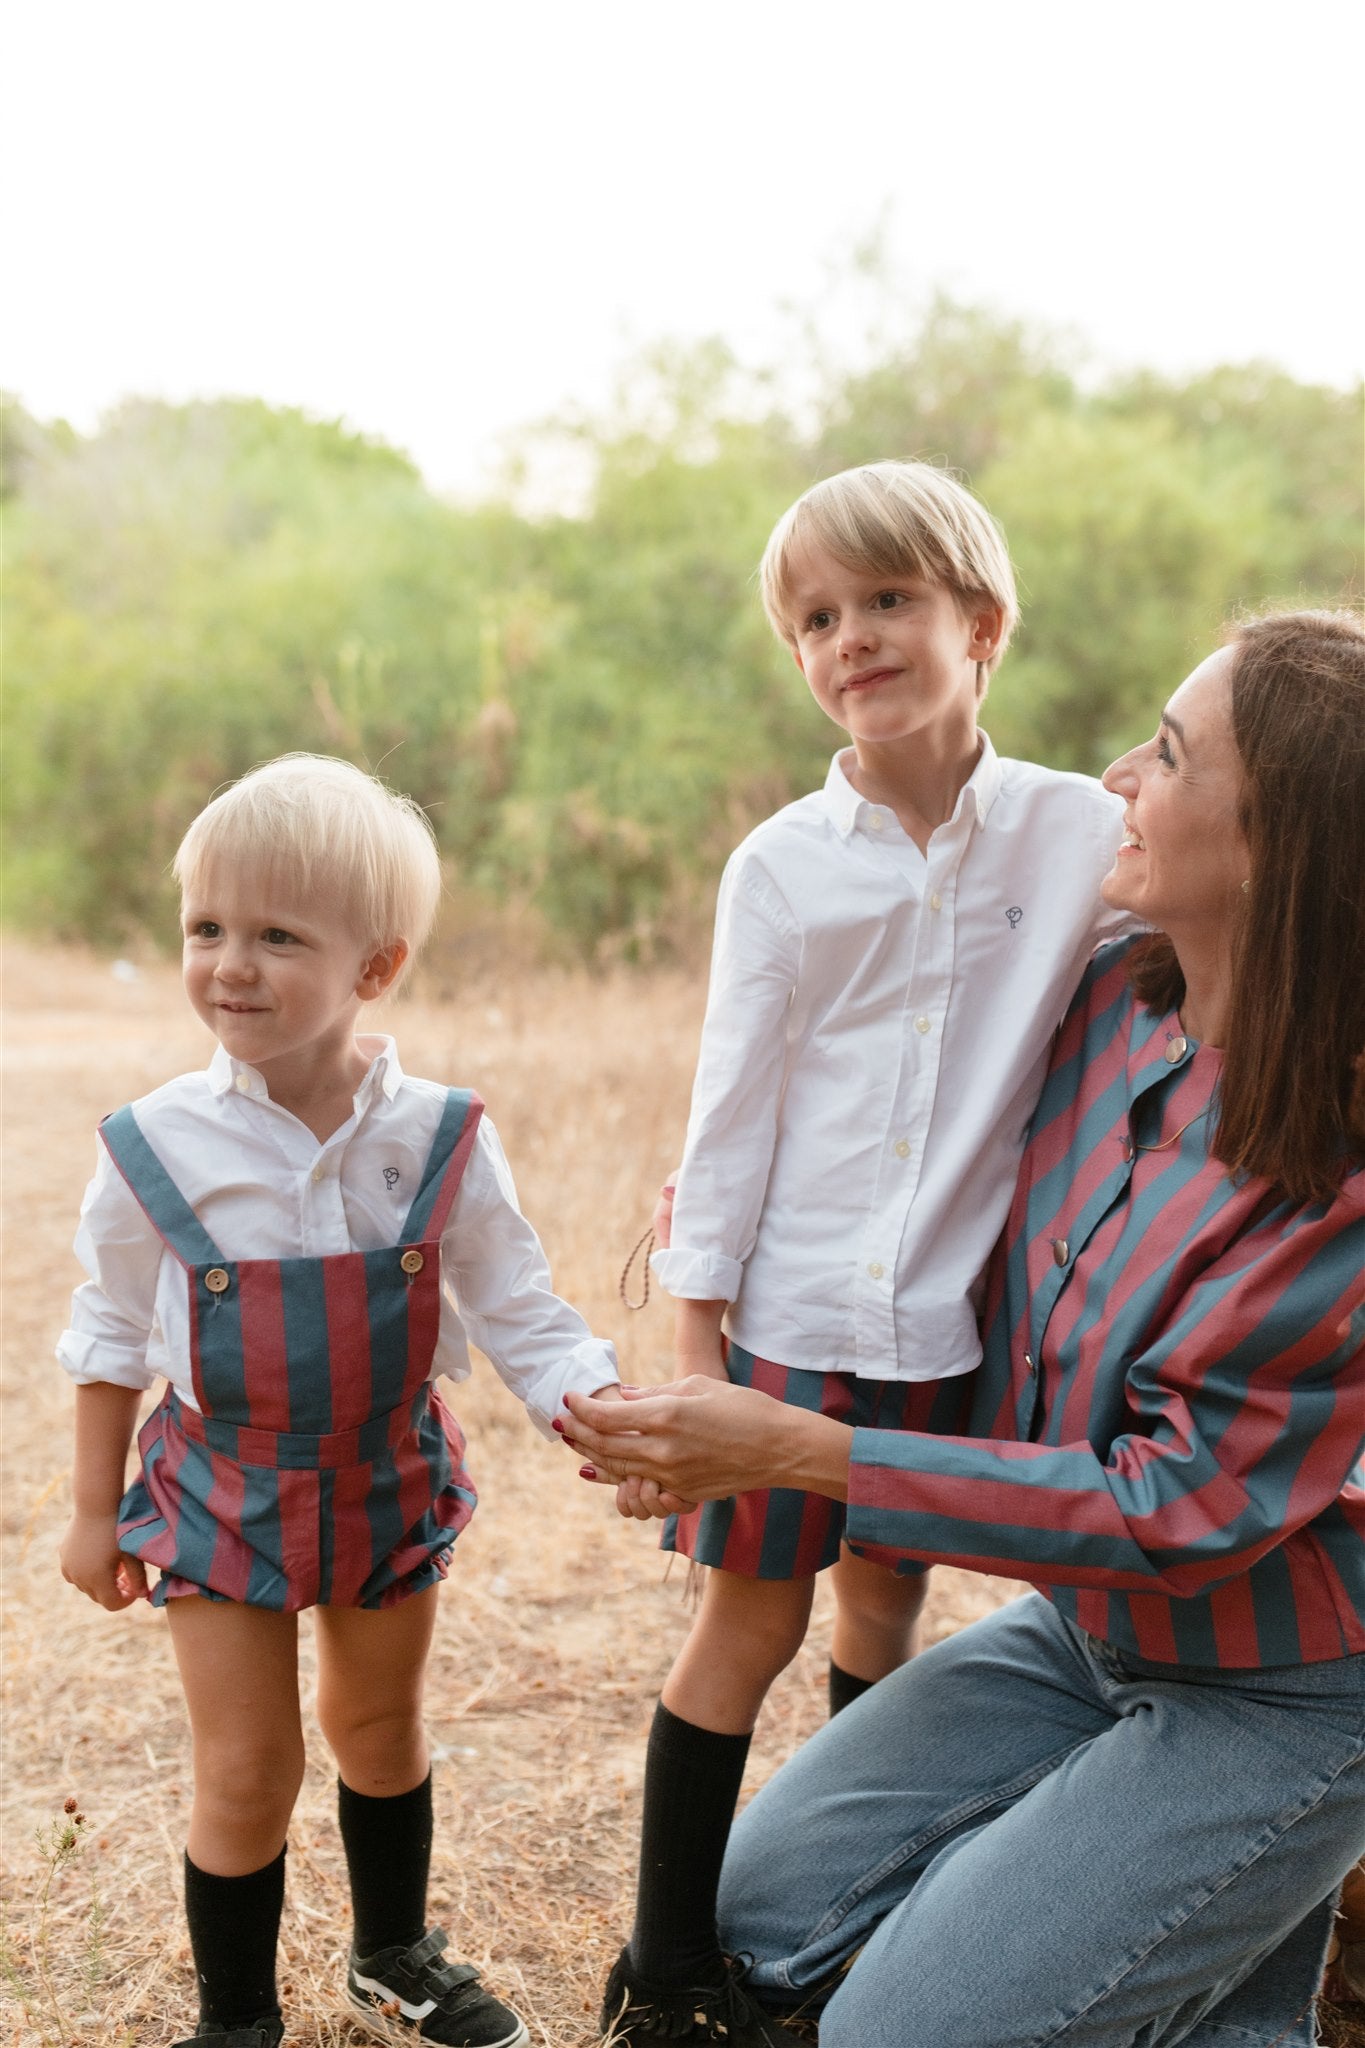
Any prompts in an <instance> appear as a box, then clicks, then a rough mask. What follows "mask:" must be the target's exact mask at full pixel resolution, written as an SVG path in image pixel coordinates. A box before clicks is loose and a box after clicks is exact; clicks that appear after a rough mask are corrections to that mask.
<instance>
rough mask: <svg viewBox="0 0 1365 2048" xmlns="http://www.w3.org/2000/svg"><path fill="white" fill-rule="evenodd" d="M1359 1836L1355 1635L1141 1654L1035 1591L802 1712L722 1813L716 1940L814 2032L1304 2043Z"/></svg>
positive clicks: (1361, 1749) (1024, 2042)
mask: <svg viewBox="0 0 1365 2048" xmlns="http://www.w3.org/2000/svg"><path fill="white" fill-rule="evenodd" d="M1363 1850H1365V1657H1350V1658H1345V1659H1342V1660H1341V1661H1339V1662H1332V1663H1326V1664H1300V1665H1293V1666H1290V1667H1288V1668H1285V1669H1279V1670H1266V1671H1217V1670H1209V1669H1203V1668H1200V1669H1191V1668H1190V1667H1188V1666H1185V1667H1177V1666H1171V1665H1158V1664H1150V1663H1147V1662H1146V1661H1145V1660H1143V1659H1141V1658H1134V1657H1129V1656H1127V1655H1125V1654H1120V1653H1119V1652H1117V1651H1115V1650H1114V1649H1112V1648H1111V1647H1110V1646H1109V1645H1108V1644H1107V1643H1102V1642H1099V1641H1097V1640H1096V1639H1095V1638H1094V1637H1093V1636H1087V1635H1085V1634H1083V1633H1082V1632H1081V1631H1079V1630H1077V1629H1075V1628H1073V1627H1072V1625H1071V1624H1070V1623H1069V1622H1067V1621H1064V1620H1063V1619H1062V1618H1061V1617H1060V1616H1059V1615H1058V1614H1057V1612H1056V1610H1055V1609H1054V1608H1053V1607H1052V1606H1051V1605H1050V1604H1049V1603H1048V1602H1047V1601H1045V1600H1043V1599H1041V1598H1040V1597H1039V1596H1038V1595H1036V1594H1034V1595H1031V1596H1030V1597H1028V1598H1026V1599H1023V1600H1020V1601H1016V1602H1015V1603H1014V1604H1012V1605H1011V1606H1008V1607H1004V1608H1002V1609H1000V1611H999V1612H998V1613H996V1614H993V1615H989V1616H988V1617H987V1618H986V1619H985V1620H984V1621H980V1622H977V1623H976V1624H975V1625H974V1626H973V1627H971V1628H968V1629H965V1630H964V1631H963V1632H962V1633H961V1634H960V1635H957V1636H953V1637H950V1638H949V1639H948V1640H947V1641H946V1642H942V1643H938V1644H936V1645H935V1647H934V1648H933V1649H931V1650H928V1651H926V1652H925V1653H924V1655H923V1656H921V1657H918V1658H916V1659H915V1660H914V1661H913V1662H912V1663H911V1664H908V1665H906V1666H905V1667H904V1669H903V1670H901V1671H898V1672H896V1673H895V1674H894V1675H893V1676H892V1677H890V1678H887V1679H884V1680H883V1681H882V1683H881V1684H880V1685H878V1686H876V1687H875V1688H874V1689H873V1690H872V1691H871V1692H869V1693H867V1694H865V1695H864V1696H863V1698H862V1699H860V1700H857V1701H855V1703H854V1704H853V1705H852V1706H851V1707H847V1708H845V1710H844V1712H843V1713H841V1714H840V1715H838V1716H837V1718H836V1719H835V1720H833V1721H831V1722H830V1723H829V1725H828V1726H827V1727H826V1728H823V1729H822V1730H821V1731H820V1733H819V1734H818V1735H816V1736H815V1737H814V1738H813V1739H812V1740H811V1741H810V1742H809V1743H807V1745H806V1747H805V1748H804V1749H802V1750H801V1751H799V1752H798V1754H797V1755H796V1756H795V1757H793V1758H792V1760H791V1762H790V1763H788V1764H787V1765H785V1766H784V1767H783V1769H782V1770H780V1771H779V1772H778V1773H777V1775H776V1776H775V1777H774V1778H773V1779H772V1780H771V1781H770V1783H769V1784H768V1785H766V1786H765V1787H764V1789H763V1790H762V1791H761V1792H760V1793H759V1795H758V1797H757V1798H756V1799H755V1800H754V1801H753V1803H752V1804H751V1805H750V1806H749V1807H748V1808H747V1809H746V1811H745V1812H744V1813H743V1814H742V1815H741V1817H740V1819H739V1820H738V1821H737V1823H736V1825H735V1830H734V1833H733V1835H732V1837H731V1843H730V1849H729V1853H728V1856H727V1859H726V1864H725V1872H724V1876H723V1879H722V1883H721V1898H720V1922H721V1939H722V1942H723V1943H724V1945H725V1947H726V1948H727V1949H728V1950H730V1951H731V1952H735V1953H737V1952H740V1951H748V1952H749V1953H750V1954H751V1955H753V1956H754V1957H755V1959H756V1963H755V1970H754V1983H755V1986H756V1988H757V1989H758V1990H759V1991H760V1993H761V1994H763V1995H764V1996H765V1998H767V1999H771V2001H772V2003H773V2005H774V2006H775V2007H778V2008H780V2007H782V2006H783V2005H788V2006H790V2005H794V2004H796V2003H799V2002H800V2001H801V2000H802V1999H803V1998H805V1997H807V1996H809V1995H810V1994H811V1993H812V1992H814V1991H816V1990H817V1989H818V1987H820V1986H821V1985H822V1984H825V1983H827V1982H828V1980H829V1979H830V1977H831V1976H832V1975H834V1974H836V1973H837V1972H839V1971H840V1970H841V1969H843V1968H844V1966H846V1965H847V1964H848V1963H849V1962H850V1959H851V1958H855V1957H856V1960H854V1961H853V1962H852V1967H851V1968H850V1969H848V1971H847V1974H846V1975H844V1976H843V1977H842V1978H840V1979H839V1983H838V1989H837V1990H836V1991H835V1993H834V1995H833V1997H832V1998H831V1999H830V2001H829V2004H828V2006H827V2007H826V2010H825V2015H824V2018H823V2020H822V2022H821V2029H820V2039H821V2044H822V2048H1036V2044H1039V2043H1042V2042H1052V2041H1058V2042H1065V2043H1066V2044H1067V2048H1158V2044H1160V2048H1168V2044H1173V2043H1175V2042H1181V2041H1183V2042H1187V2043H1189V2044H1190V2048H1271V2044H1272V2043H1274V2044H1275V2048H1311V2044H1312V2043H1313V2042H1314V2041H1315V2040H1316V2033H1315V2030H1314V2026H1313V2017H1312V2001H1313V1993H1314V1990H1315V1988H1316V1985H1317V1980H1318V1975H1319V1972H1320V1969H1321V1965H1322V1958H1323V1951H1324V1948H1325V1946H1326V1941H1327V1936H1328V1932H1329V1929H1330V1926H1331V1915H1332V1907H1333V1903H1334V1899H1335V1894H1336V1889H1337V1886H1338V1885H1339V1884H1340V1882H1341V1879H1342V1878H1343V1876H1344V1875H1345V1873H1346V1871H1347V1870H1348V1869H1349V1868H1350V1866H1351V1864H1352V1863H1353V1862H1355V1861H1356V1859H1357V1858H1358V1857H1359V1856H1360V1855H1361V1853H1362V1851H1363Z"/></svg>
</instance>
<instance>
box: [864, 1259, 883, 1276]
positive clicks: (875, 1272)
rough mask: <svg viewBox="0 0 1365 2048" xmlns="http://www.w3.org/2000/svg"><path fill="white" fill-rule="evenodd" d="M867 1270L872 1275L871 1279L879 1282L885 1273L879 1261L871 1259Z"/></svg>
mask: <svg viewBox="0 0 1365 2048" xmlns="http://www.w3.org/2000/svg"><path fill="white" fill-rule="evenodd" d="M867 1270H868V1272H869V1273H870V1274H871V1275H872V1278H873V1279H874V1280H880V1279H881V1277H882V1274H883V1273H884V1272H885V1271H886V1268H885V1266H883V1265H882V1263H881V1261H880V1259H873V1260H872V1261H871V1263H870V1264H869V1266H868V1269H867Z"/></svg>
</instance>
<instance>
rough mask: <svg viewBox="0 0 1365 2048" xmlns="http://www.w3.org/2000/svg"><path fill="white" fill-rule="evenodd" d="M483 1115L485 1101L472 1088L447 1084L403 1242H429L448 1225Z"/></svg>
mask: <svg viewBox="0 0 1365 2048" xmlns="http://www.w3.org/2000/svg"><path fill="white" fill-rule="evenodd" d="M482 1115H483V1104H482V1102H481V1101H480V1100H479V1098H478V1096H477V1095H475V1094H474V1092H473V1091H472V1089H469V1088H447V1090H446V1104H445V1108H444V1109H443V1110H442V1112H441V1121H440V1123H439V1124H438V1125H437V1126H436V1136H435V1137H434V1138H433V1139H432V1141H431V1150H430V1152H429V1153H428V1154H427V1163H426V1165H425V1167H424V1168H423V1169H422V1185H421V1187H420V1188H419V1189H418V1191H417V1197H416V1200H415V1201H414V1202H413V1205H412V1207H411V1208H410V1209H409V1210H408V1213H407V1217H406V1219H405V1221H404V1224H403V1237H402V1241H403V1243H404V1244H421V1243H423V1242H428V1243H429V1242H430V1240H431V1239H432V1238H435V1237H439V1236H440V1235H441V1232H442V1231H443V1230H444V1229H445V1227H446V1219H447V1217H448V1216H449V1215H450V1205H451V1203H452V1202H453V1201H454V1199H455V1195H456V1191H457V1190H458V1188H459V1185H460V1182H461V1181H462V1180H463V1178H464V1170H465V1168H466V1166H468V1164H469V1155H470V1153H471V1152H472V1151H473V1149H474V1138H475V1135H476V1133H477V1131H478V1128H479V1118H480V1117H481V1116H482Z"/></svg>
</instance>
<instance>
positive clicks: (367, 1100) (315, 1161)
mask: <svg viewBox="0 0 1365 2048" xmlns="http://www.w3.org/2000/svg"><path fill="white" fill-rule="evenodd" d="M232 1085H233V1089H234V1091H235V1092H236V1093H237V1094H239V1095H242V1096H245V1097H246V1098H247V1099H248V1100H250V1101H252V1102H254V1103H255V1104H256V1105H257V1107H258V1110H259V1111H263V1112H264V1113H265V1114H266V1116H267V1117H268V1119H269V1123H268V1129H269V1132H270V1136H271V1138H272V1140H273V1141H274V1143H275V1145H276V1146H277V1147H278V1149H279V1152H280V1154H281V1157H282V1158H283V1160H284V1162H285V1165H286V1166H287V1168H288V1170H289V1173H290V1174H291V1176H292V1177H293V1179H294V1181H295V1185H296V1188H297V1193H298V1215H299V1242H300V1246H301V1250H302V1255H303V1256H304V1257H305V1258H325V1257H327V1256H329V1255H331V1254H333V1253H338V1252H346V1251H349V1250H350V1248H351V1246H350V1230H349V1227H348V1225H347V1220H346V1202H345V1196H344V1193H343V1189H342V1173H343V1170H344V1164H345V1157H346V1149H347V1147H348V1145H349V1144H350V1141H351V1139H352V1138H354V1137H355V1135H356V1133H357V1131H358V1130H359V1129H360V1126H361V1124H362V1122H363V1121H364V1117H365V1111H366V1110H367V1108H368V1107H369V1106H370V1104H371V1103H372V1101H373V1100H374V1095H375V1090H376V1089H377V1088H379V1087H380V1086H381V1085H382V1080H381V1073H380V1071H379V1070H378V1068H371V1069H370V1071H369V1072H368V1073H367V1074H366V1076H365V1078H364V1080H363V1081H362V1082H361V1084H360V1087H359V1088H358V1089H357V1091H356V1094H355V1097H354V1100H353V1103H352V1107H351V1114H350V1116H349V1117H348V1118H347V1119H346V1121H345V1123H344V1124H342V1125H341V1126H340V1128H339V1129H337V1130H335V1131H333V1133H332V1135H331V1136H330V1137H329V1138H326V1139H324V1140H323V1142H322V1143H321V1144H319V1143H318V1140H317V1138H316V1137H315V1136H314V1134H313V1132H312V1131H310V1130H309V1128H308V1126H307V1124H305V1123H303V1122H302V1121H301V1120H300V1119H299V1118H298V1117H296V1116H295V1115H293V1113H292V1112H291V1111H290V1110H287V1109H285V1108H283V1107H282V1106H281V1105H280V1104H279V1103H277V1102H273V1101H272V1100H271V1099H270V1093H269V1090H268V1089H267V1088H266V1085H265V1083H264V1081H263V1080H262V1079H261V1077H260V1075H259V1074H257V1073H256V1071H255V1070H254V1068H250V1067H241V1068H238V1069H237V1070H236V1072H235V1073H234V1075H233V1082H232Z"/></svg>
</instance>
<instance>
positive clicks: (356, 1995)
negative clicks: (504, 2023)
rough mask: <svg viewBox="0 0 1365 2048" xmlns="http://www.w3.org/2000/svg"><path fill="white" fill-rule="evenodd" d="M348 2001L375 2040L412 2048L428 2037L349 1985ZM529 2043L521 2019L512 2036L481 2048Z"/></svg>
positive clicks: (482, 2043)
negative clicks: (389, 2014) (396, 2018)
mask: <svg viewBox="0 0 1365 2048" xmlns="http://www.w3.org/2000/svg"><path fill="white" fill-rule="evenodd" d="M346 2002H347V2004H348V2005H349V2006H350V2007H351V2009H352V2011H353V2012H355V2013H357V2014H358V2015H359V2017H360V2018H361V2019H362V2020H363V2021H364V2023H365V2025H366V2026H367V2027H368V2028H369V2030H370V2033H371V2034H372V2036H373V2037H374V2039H375V2040H376V2041H383V2042H386V2043H389V2044H391V2048H413V2043H414V2042H419V2041H423V2040H426V2038H427V2037H426V2036H425V2035H424V2034H421V2033H419V2032H418V2029H417V2026H416V2024H415V2023H414V2022H412V2021H410V2020H393V2019H390V2018H389V2016H388V2014H387V2013H385V2012H382V2011H381V2010H380V2008H379V2007H378V2006H377V2005H376V2004H375V2003H374V2001H373V1999H371V1998H369V1997H367V1996H366V1995H365V1994H364V1993H363V1992H356V1991H352V1990H351V1989H350V1987H349V1985H348V1986H347V1989H346ZM530 2040H531V2036H530V2035H529V2033H528V2032H527V2031H526V2026H525V2023H524V2022H523V2021H521V2020H518V2021H517V2024H516V2029H515V2031H514V2032H513V2033H510V2034H500V2035H499V2036H498V2038H497V2040H496V2041H480V2042H479V2043H478V2048H530ZM431 2048H440V2044H439V2043H434V2044H431Z"/></svg>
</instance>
